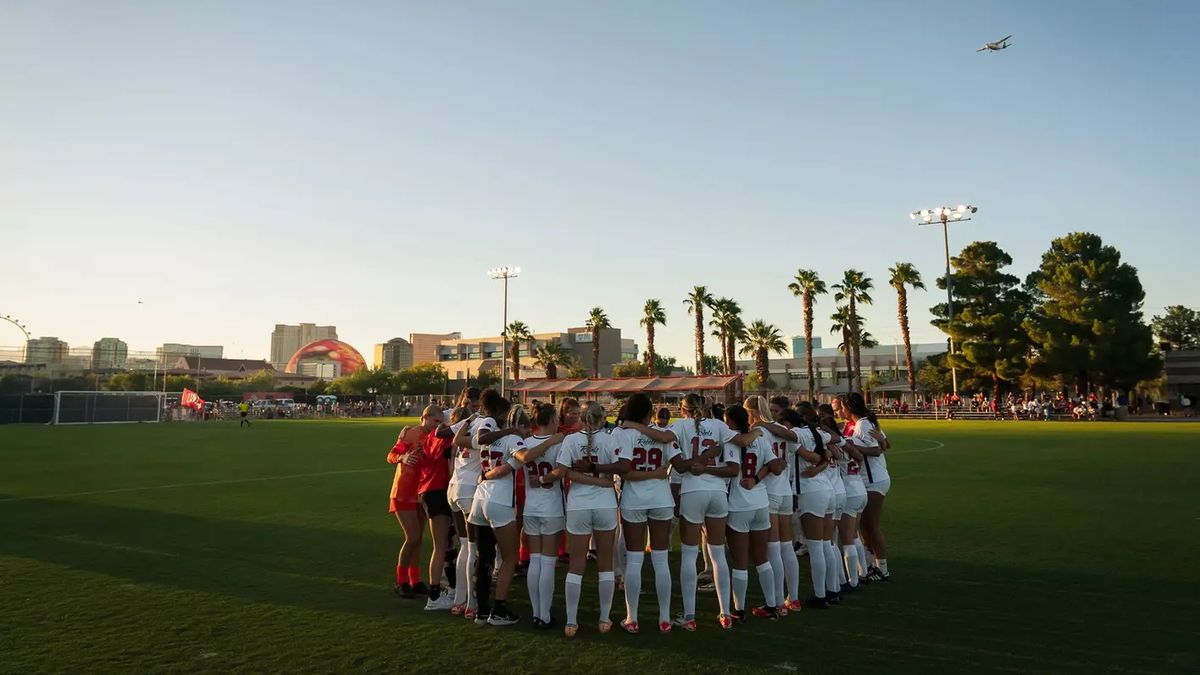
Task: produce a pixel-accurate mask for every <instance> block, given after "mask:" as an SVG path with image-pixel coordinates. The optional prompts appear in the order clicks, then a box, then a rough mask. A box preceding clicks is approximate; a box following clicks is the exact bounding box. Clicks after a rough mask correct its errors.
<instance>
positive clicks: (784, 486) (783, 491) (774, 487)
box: [761, 429, 796, 497]
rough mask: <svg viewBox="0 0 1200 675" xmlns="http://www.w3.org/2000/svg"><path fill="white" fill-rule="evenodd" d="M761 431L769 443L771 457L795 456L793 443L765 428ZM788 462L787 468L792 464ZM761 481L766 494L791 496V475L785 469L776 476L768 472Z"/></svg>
mask: <svg viewBox="0 0 1200 675" xmlns="http://www.w3.org/2000/svg"><path fill="white" fill-rule="evenodd" d="M761 431H762V432H763V438H765V439H766V441H767V443H769V444H770V445H771V459H773V460H775V459H783V460H787V458H788V457H789V456H791V457H795V456H796V455H795V450H794V447H795V443H791V442H789V441H785V440H784V439H782V438H780V437H779V436H776V435H775V434H773V433H771V432H769V431H767V430H766V429H761ZM788 464H789V468H790V465H791V464H792V462H788ZM763 483H765V484H766V486H767V494H769V495H773V496H776V497H791V496H792V485H793V483H792V480H791V475H790V474H789V473H788V471H787V470H784V472H783V473H781V474H779V475H778V476H776V475H775V474H773V473H768V474H767V477H766V478H764V479H763Z"/></svg>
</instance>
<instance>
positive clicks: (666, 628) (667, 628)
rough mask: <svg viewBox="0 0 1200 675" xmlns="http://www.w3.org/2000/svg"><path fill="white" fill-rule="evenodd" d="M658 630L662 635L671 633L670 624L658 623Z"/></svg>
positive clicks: (666, 622) (665, 622)
mask: <svg viewBox="0 0 1200 675" xmlns="http://www.w3.org/2000/svg"><path fill="white" fill-rule="evenodd" d="M658 630H659V632H662V633H670V632H671V622H670V621H659V622H658Z"/></svg>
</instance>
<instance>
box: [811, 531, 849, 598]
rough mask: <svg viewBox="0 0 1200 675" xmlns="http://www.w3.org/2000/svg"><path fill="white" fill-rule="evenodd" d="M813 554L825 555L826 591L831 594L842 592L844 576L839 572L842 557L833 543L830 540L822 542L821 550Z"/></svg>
mask: <svg viewBox="0 0 1200 675" xmlns="http://www.w3.org/2000/svg"><path fill="white" fill-rule="evenodd" d="M813 553H817V554H820V553H824V555H825V590H826V591H827V592H829V593H837V592H839V591H841V590H842V582H841V578H842V575H841V573H840V572H839V571H838V570H839V569H840V568H841V567H842V564H841V556H839V555H838V553H837V549H836V548H834V547H833V542H831V541H828V540H825V541H822V542H821V548H820V549H818V550H817V551H814V552H813ZM810 555H812V554H810Z"/></svg>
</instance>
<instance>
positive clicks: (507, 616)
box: [477, 607, 521, 626]
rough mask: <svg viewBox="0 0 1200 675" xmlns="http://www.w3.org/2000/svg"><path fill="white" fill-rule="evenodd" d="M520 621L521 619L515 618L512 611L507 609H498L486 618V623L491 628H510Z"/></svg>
mask: <svg viewBox="0 0 1200 675" xmlns="http://www.w3.org/2000/svg"><path fill="white" fill-rule="evenodd" d="M520 620H521V617H519V616H517V615H516V613H515V612H513V611H512V610H510V609H508V608H507V607H500V608H497V609H493V610H492V615H491V616H489V617H488V620H487V622H488V623H489V624H491V625H493V626H511V625H513V624H514V623H516V622H518V621H520ZM477 623H478V621H477Z"/></svg>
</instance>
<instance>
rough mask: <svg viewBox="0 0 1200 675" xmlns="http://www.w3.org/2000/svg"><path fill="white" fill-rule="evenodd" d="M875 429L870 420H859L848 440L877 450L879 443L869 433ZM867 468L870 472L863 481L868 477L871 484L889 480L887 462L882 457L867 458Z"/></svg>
mask: <svg viewBox="0 0 1200 675" xmlns="http://www.w3.org/2000/svg"><path fill="white" fill-rule="evenodd" d="M875 429H876V426H875V425H874V424H871V420H869V419H867V418H865V417H863V418H860V419H859V420H858V421H857V422H855V423H854V434H853V436H851V438H850V440H852V441H854V444H855V445H861V446H864V447H868V448H877V447H879V442H878V441H876V440H875V437H874V436H872V435H871V432H872V431H874V430H875ZM867 466H868V467H870V469H871V471H870V473H869V475H868V476H864V477H863V478H864V481H865V480H866V479H867V478H868V477H869V478H870V482H873V483H878V482H881V481H885V480H890V479H891V476H890V475H889V474H888V468H887V460H886V459H884V458H883V455H879V456H878V457H871V456H868V457H867Z"/></svg>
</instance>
